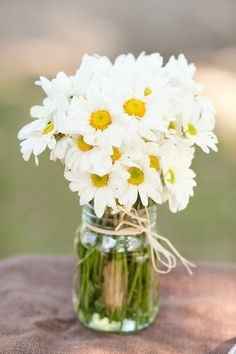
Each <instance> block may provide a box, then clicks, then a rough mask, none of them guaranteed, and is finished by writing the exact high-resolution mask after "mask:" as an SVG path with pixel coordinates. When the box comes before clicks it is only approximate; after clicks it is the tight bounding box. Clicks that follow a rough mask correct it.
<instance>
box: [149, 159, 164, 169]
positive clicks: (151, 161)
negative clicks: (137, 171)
mask: <svg viewBox="0 0 236 354" xmlns="http://www.w3.org/2000/svg"><path fill="white" fill-rule="evenodd" d="M149 165H150V167H151V168H154V169H155V170H156V171H159V170H160V168H161V166H160V160H159V158H158V157H157V156H155V155H149Z"/></svg>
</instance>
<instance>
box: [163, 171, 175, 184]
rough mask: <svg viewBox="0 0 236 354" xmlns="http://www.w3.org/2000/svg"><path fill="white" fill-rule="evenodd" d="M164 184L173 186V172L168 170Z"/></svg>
mask: <svg viewBox="0 0 236 354" xmlns="http://www.w3.org/2000/svg"><path fill="white" fill-rule="evenodd" d="M165 182H166V183H169V184H175V182H176V176H175V172H174V171H173V170H172V169H171V168H170V169H169V170H168V171H167V173H166V175H165Z"/></svg>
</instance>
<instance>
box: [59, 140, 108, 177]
mask: <svg viewBox="0 0 236 354" xmlns="http://www.w3.org/2000/svg"><path fill="white" fill-rule="evenodd" d="M111 154H112V150H111V151H110V154H109V151H108V149H106V150H105V149H101V148H99V147H98V146H93V145H90V144H88V143H86V142H85V140H84V137H83V136H82V135H77V136H73V138H72V143H71V147H70V148H69V150H68V152H67V154H66V159H65V165H66V168H68V169H70V170H73V171H74V170H82V171H88V170H89V171H95V172H96V173H97V174H98V175H104V174H105V173H106V171H108V170H110V169H111V167H112V158H111Z"/></svg>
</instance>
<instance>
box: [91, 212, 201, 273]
mask: <svg viewBox="0 0 236 354" xmlns="http://www.w3.org/2000/svg"><path fill="white" fill-rule="evenodd" d="M143 210H144V211H145V216H144V217H143V216H140V215H139V213H138V211H137V210H136V209H134V208H133V209H131V210H130V211H129V210H127V209H125V208H123V207H119V211H120V212H121V221H120V222H119V224H118V225H117V227H116V228H115V229H114V230H107V229H103V228H102V227H98V226H94V225H91V224H86V227H87V228H88V229H90V230H91V231H94V232H96V233H98V234H103V235H109V236H136V235H141V234H145V235H146V237H147V240H148V243H149V245H150V253H151V260H152V265H153V268H154V270H155V271H156V272H158V273H169V272H170V271H171V270H172V269H174V268H175V267H176V265H177V260H179V261H181V262H182V264H183V265H184V266H185V268H186V269H187V271H188V272H189V274H192V269H191V268H194V267H195V264H193V263H192V262H190V261H188V260H187V259H186V258H184V257H183V256H182V255H181V254H180V253H179V252H178V251H177V249H176V248H175V247H174V246H173V244H172V243H171V242H170V240H168V239H167V238H166V237H164V236H161V235H159V234H158V233H157V232H154V231H153V230H152V229H153V224H151V221H150V215H149V212H148V209H147V208H144V209H143ZM126 215H128V216H129V217H130V219H131V220H134V221H133V222H132V221H128V220H125V216H126ZM159 265H162V266H163V267H162V269H161V268H160V267H159Z"/></svg>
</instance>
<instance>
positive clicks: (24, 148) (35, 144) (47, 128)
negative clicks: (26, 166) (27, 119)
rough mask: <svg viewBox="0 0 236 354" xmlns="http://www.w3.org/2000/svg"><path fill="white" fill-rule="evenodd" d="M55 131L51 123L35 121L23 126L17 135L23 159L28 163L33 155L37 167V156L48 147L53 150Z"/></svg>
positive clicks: (40, 120) (44, 120) (42, 120)
mask: <svg viewBox="0 0 236 354" xmlns="http://www.w3.org/2000/svg"><path fill="white" fill-rule="evenodd" d="M55 133H56V129H55V126H54V123H53V122H52V121H49V120H46V119H37V120H35V121H33V122H31V123H29V124H27V125H25V126H24V127H23V128H22V129H21V130H20V131H19V133H18V139H19V140H23V141H22V142H21V143H20V146H21V153H22V156H23V159H24V160H25V161H28V160H29V159H30V157H31V155H32V154H33V155H34V157H35V162H36V164H37V165H38V163H39V162H38V156H39V155H40V154H41V153H42V152H43V151H44V150H45V149H46V148H47V147H48V148H49V149H51V150H52V149H54V148H55V146H56V139H55V136H54V135H55Z"/></svg>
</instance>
